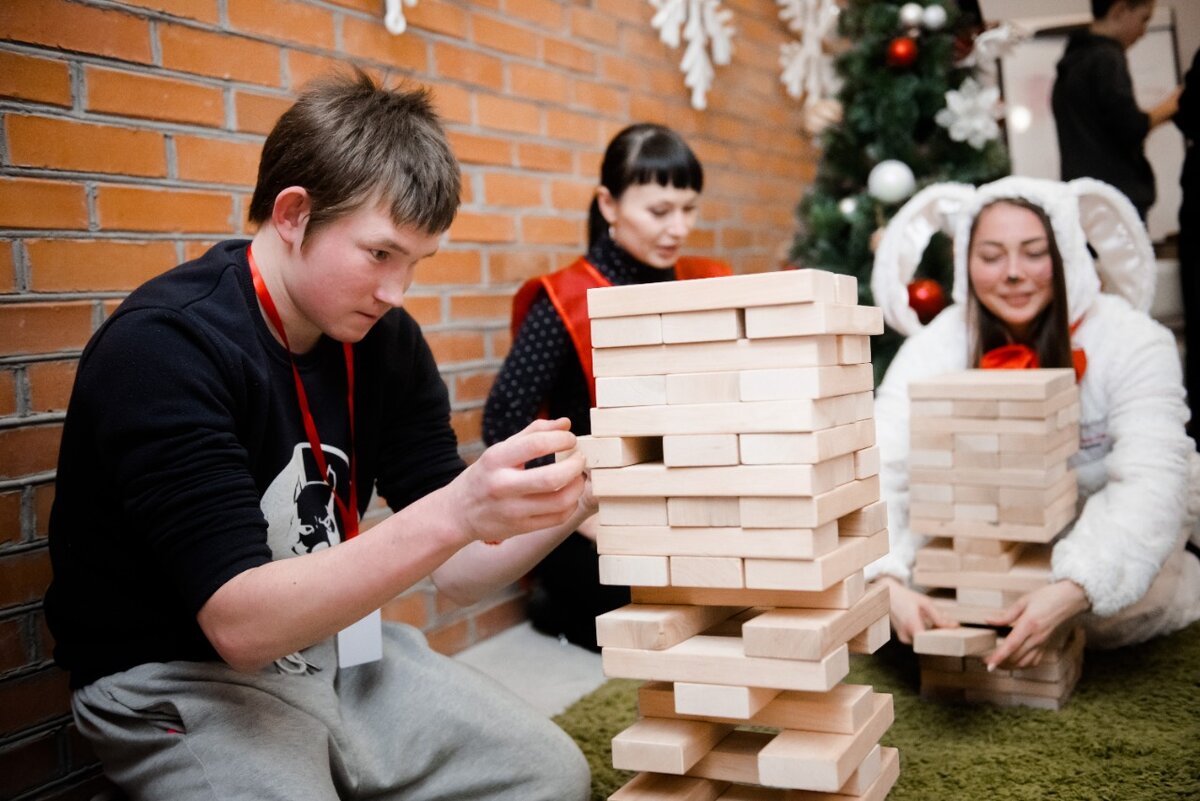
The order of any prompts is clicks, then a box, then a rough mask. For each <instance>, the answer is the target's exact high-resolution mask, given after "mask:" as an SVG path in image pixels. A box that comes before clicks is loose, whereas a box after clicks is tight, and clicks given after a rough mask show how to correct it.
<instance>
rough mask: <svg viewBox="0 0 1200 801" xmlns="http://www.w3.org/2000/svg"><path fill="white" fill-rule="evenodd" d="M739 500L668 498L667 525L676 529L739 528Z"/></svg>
mask: <svg viewBox="0 0 1200 801" xmlns="http://www.w3.org/2000/svg"><path fill="white" fill-rule="evenodd" d="M738 508H739V504H738V499H737V498H667V523H669V524H670V525H671V526H674V527H697V526H706V527H707V526H711V527H724V526H738V525H741V521H740V519H739V518H738Z"/></svg>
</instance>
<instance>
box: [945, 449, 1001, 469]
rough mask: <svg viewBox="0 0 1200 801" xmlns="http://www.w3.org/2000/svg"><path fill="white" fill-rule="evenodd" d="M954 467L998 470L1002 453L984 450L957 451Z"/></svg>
mask: <svg viewBox="0 0 1200 801" xmlns="http://www.w3.org/2000/svg"><path fill="white" fill-rule="evenodd" d="M954 467H955V468H967V469H971V470H977V469H983V470H998V469H1000V454H999V453H984V452H983V451H961V452H957V451H956V452H955V454H954Z"/></svg>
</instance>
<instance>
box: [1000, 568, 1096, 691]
mask: <svg viewBox="0 0 1200 801" xmlns="http://www.w3.org/2000/svg"><path fill="white" fill-rule="evenodd" d="M1091 606H1092V604H1091V602H1090V601H1089V600H1088V597H1087V594H1086V593H1085V592H1084V591H1083V588H1082V587H1080V586H1079V585H1078V584H1076V583H1075V582H1073V581H1070V580H1069V579H1063V580H1061V581H1056V582H1054V583H1053V584H1049V585H1047V586H1045V587H1041V588H1039V589H1036V590H1034V591H1033V592H1031V593H1029V594H1028V595H1025V596H1024V597H1022V598H1021V599H1020V600H1019V601H1017V602H1016V603H1015V604H1013V605H1012V606H1010V607H1009V608H1008V609H1006V610H1004V612H1003V613H1001V614H999V615H997V616H996V617H993V618H990V619H989V620H988V621H987V623H988V625H989V626H1012V631H1011V632H1009V635H1008V636H1007V637H1006V638H1005V639H1004V644H1003V645H1001V646H1000V647H999V648H997V649H996V650H995V651H993V652H992V654H991V655H990V656H989V657H988V658H987V659H986V660H984V661H985V664H987V667H988V670H994V669H995V668H998V667H999V668H1003V669H1005V670H1016V669H1020V668H1027V667H1036V666H1037V665H1039V664H1041V661H1042V658H1043V657H1044V656H1045V653H1046V644H1047V642H1048V641H1050V640H1051V638H1052V637H1053V635H1054V633H1055V632H1056V631H1058V629H1059V628H1060V627H1061V626H1063V625H1065V624H1066V623H1068V622H1069V621H1071V620H1074V619H1075V618H1076V617H1078V616H1079V615H1081V614H1083V613H1084V612H1086V611H1087V610H1088V609H1090V608H1091Z"/></svg>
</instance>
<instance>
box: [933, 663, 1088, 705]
mask: <svg viewBox="0 0 1200 801" xmlns="http://www.w3.org/2000/svg"><path fill="white" fill-rule="evenodd" d="M1078 678H1079V671H1078V670H1073V671H1071V672H1069V673H1068V674H1067V675H1066V676H1065V677H1064V678H1062V679H1060V680H1058V681H1036V680H1034V679H1018V678H1014V677H1012V676H998V675H995V674H993V673H987V672H984V671H970V670H967V671H963V672H962V673H941V672H938V671H936V670H926V669H922V670H921V687H922V688H924V687H925V686H926V685H929V686H940V687H949V688H954V689H962V690H967V691H978V692H980V693H985V692H986V693H1011V694H1015V695H1022V696H1035V697H1039V698H1065V697H1066V696H1068V695H1070V693H1071V691H1072V690H1073V689H1074V688H1075V683H1076V681H1077V680H1078ZM979 698H980V696H979V695H978V694H977V695H975V699H979ZM969 700H974V699H969Z"/></svg>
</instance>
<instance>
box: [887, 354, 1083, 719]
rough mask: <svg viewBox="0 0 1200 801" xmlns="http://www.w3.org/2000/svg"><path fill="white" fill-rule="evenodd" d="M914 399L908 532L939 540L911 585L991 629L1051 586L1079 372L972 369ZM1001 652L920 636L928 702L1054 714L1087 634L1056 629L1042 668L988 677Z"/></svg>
mask: <svg viewBox="0 0 1200 801" xmlns="http://www.w3.org/2000/svg"><path fill="white" fill-rule="evenodd" d="M909 397H910V399H911V401H912V419H911V437H912V441H911V445H912V449H911V452H910V460H909V465H910V468H909V495H910V498H911V503H910V506H909V525H910V526H911V528H912V530H913V531H914V532H916V533H919V534H926V535H929V536H931V537H935V538H936V539H934V540H932V541H931V542H930V543H929V544H928V545H926V546H925V547H924V548H922V549H920V550H919V551H917V558H916V568H915V570H914V571H913V582H914V583H915V584H918V585H921V586H924V587H929V588H935V589H936V590H940V591H942V593H943V594H945V595H946V597H944V598H942V599H940V600H939V601H938V603H939V606H941V607H942V609H943V610H945V611H946V612H948V613H949V614H950V615H951V616H952V617H955V618H956V619H958V621H959V622H961V623H967V624H974V625H985V624H986V622H987V621H988V620H989V619H990V618H993V617H995V616H996V615H997V614H998V613H999V612H1000V611H1002V610H1003V609H1005V608H1006V607H1008V606H1009V605H1011V604H1012V603H1013V602H1014V601H1016V600H1017V599H1018V598H1020V597H1021V596H1022V595H1024V594H1025V593H1027V592H1030V591H1032V590H1036V589H1037V588H1039V587H1042V586H1044V585H1046V584H1048V583H1049V582H1050V545H1049V543H1050V542H1051V541H1052V540H1053V539H1054V538H1055V537H1056V536H1058V534H1059V533H1060V532H1061V531H1062V530H1063V529H1064V528H1065V527H1066V526H1067V525H1069V524H1070V522H1071V521H1072V520H1073V519H1074V517H1075V502H1076V498H1077V488H1076V482H1075V473H1074V471H1073V470H1071V469H1069V467H1068V460H1069V459H1070V458H1071V456H1072V455H1073V454H1074V453H1075V452H1076V451H1077V450H1078V449H1079V390H1078V388H1077V386H1076V384H1075V371H1074V370H1070V369H1061V370H966V371H963V372H959V373H953V374H951V375H946V376H941V377H939V378H936V379H930V380H926V381H919V382H914V383H913V384H912V385H911V386H910V387H909ZM935 594H937V593H935ZM995 647H996V635H995V632H993V631H991V630H988V629H978V628H968V629H963V630H960V631H957V632H955V631H949V630H943V631H931V632H925V633H924V634H923V635H920V636H918V637H917V638H916V639H915V641H914V642H913V648H914V650H916V652H917V653H918V654H921V693H922V695H924V696H926V697H936V698H943V699H949V700H966V701H988V702H992V703H996V704H1001V705H1010V704H1018V705H1022V706H1037V707H1044V708H1050V709H1058V708H1060V707H1061V705H1062V704H1063V703H1064V702H1065V701H1066V699H1067V698H1068V697H1069V696H1070V694H1071V691H1072V690H1073V689H1074V687H1075V682H1076V681H1077V680H1078V678H1079V673H1080V670H1081V669H1082V664H1083V632H1082V630H1076V629H1070V630H1065V631H1061V632H1058V633H1057V639H1056V641H1055V645H1054V647H1053V648H1052V649H1051V656H1050V658H1049V659H1048V660H1046V661H1043V663H1042V664H1041V665H1039V666H1038V667H1036V668H1028V669H1022V670H1014V671H1004V670H996V671H994V672H991V673H989V672H988V671H987V670H986V668H985V667H984V664H983V657H984V656H985V655H986V654H988V653H989V652H991V651H992V650H993V649H994V648H995Z"/></svg>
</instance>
